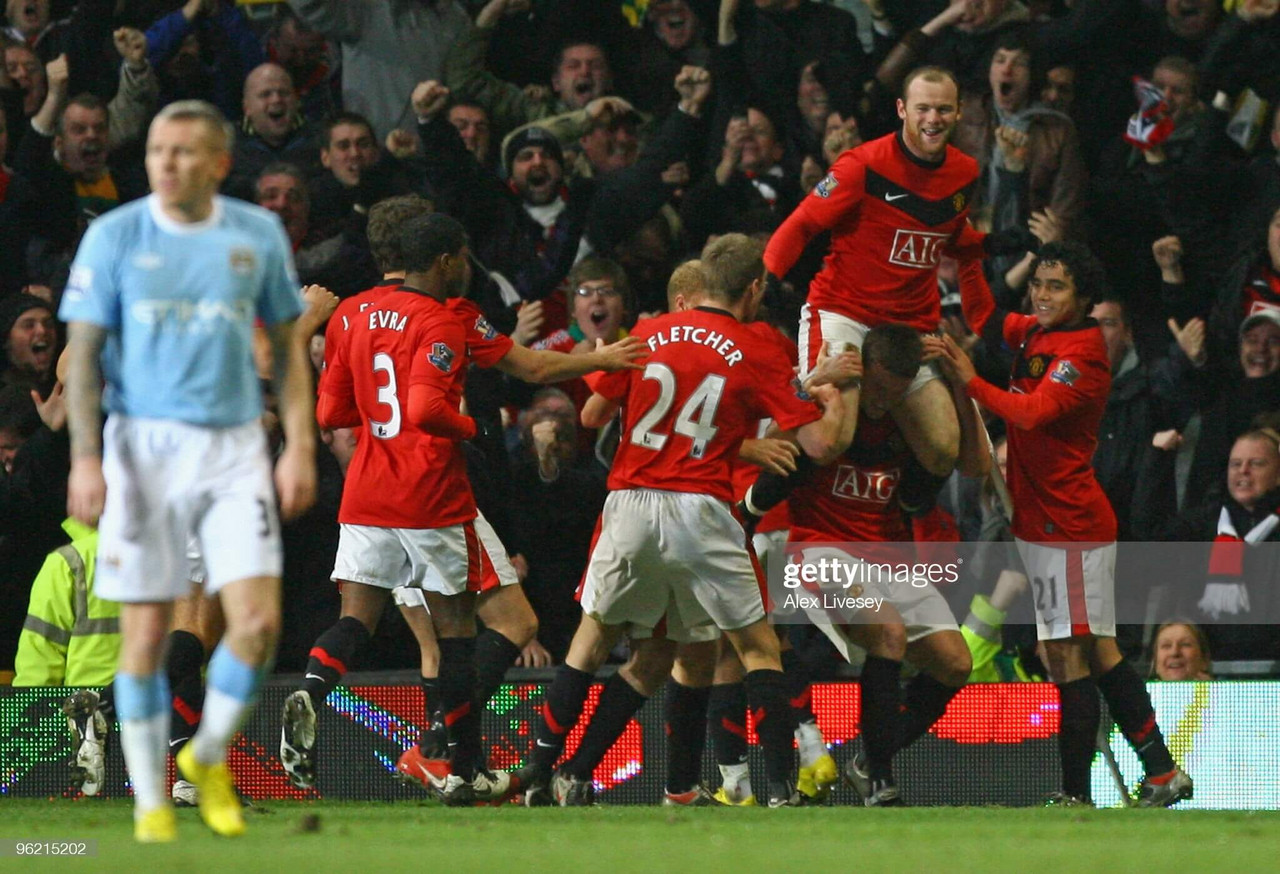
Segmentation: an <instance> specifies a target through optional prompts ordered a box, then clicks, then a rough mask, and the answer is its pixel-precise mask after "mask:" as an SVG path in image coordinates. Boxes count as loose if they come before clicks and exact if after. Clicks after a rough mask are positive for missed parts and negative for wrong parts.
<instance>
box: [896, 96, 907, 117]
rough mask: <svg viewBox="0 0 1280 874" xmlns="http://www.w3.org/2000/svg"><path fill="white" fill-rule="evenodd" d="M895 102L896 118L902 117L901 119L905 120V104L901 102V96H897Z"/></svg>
mask: <svg viewBox="0 0 1280 874" xmlns="http://www.w3.org/2000/svg"><path fill="white" fill-rule="evenodd" d="M896 102H897V105H898V118H900V119H902V120H903V121H906V120H907V104H905V103H903V102H902V98H901V97H899V98H898V99H897V101H896Z"/></svg>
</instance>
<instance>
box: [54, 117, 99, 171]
mask: <svg viewBox="0 0 1280 874" xmlns="http://www.w3.org/2000/svg"><path fill="white" fill-rule="evenodd" d="M53 147H54V148H55V149H56V150H57V151H58V155H59V157H60V158H61V159H62V166H64V167H66V168H67V172H68V173H70V174H71V175H72V176H75V177H76V178H77V179H83V180H86V181H93V180H96V179H98V178H100V177H101V176H102V174H103V173H104V172H106V169H107V110H106V109H105V108H102V107H99V108H97V109H90V108H89V107H87V106H80V105H79V104H76V103H73V104H71V105H70V106H68V107H67V108H66V110H65V111H64V112H63V114H62V133H61V134H59V135H58V136H56V137H54V138H53Z"/></svg>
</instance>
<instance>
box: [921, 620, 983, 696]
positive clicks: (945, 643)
mask: <svg viewBox="0 0 1280 874" xmlns="http://www.w3.org/2000/svg"><path fill="white" fill-rule="evenodd" d="M907 660H908V661H910V662H911V664H913V665H915V666H916V667H917V668H919V669H920V670H922V671H924V672H925V673H926V674H928V675H929V676H931V677H933V678H934V679H935V680H937V681H938V682H939V683H942V684H943V685H944V686H950V687H952V688H959V687H960V686H963V685H964V684H965V683H966V682H967V681H968V679H969V674H970V672H972V671H973V657H972V656H971V655H970V654H969V646H968V644H966V643H965V642H964V635H962V634H961V633H960V632H959V631H950V630H948V631H936V632H933V633H932V634H928V635H926V636H924V637H921V638H919V639H918V640H913V641H911V642H909V643H908V644H907Z"/></svg>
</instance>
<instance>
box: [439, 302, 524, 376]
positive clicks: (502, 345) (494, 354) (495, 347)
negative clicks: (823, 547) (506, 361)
mask: <svg viewBox="0 0 1280 874" xmlns="http://www.w3.org/2000/svg"><path fill="white" fill-rule="evenodd" d="M448 307H449V309H450V310H451V311H452V312H453V314H454V316H456V317H457V318H458V319H459V320H460V321H461V322H462V327H463V329H464V330H465V331H466V332H467V361H468V362H469V363H471V364H474V365H475V366H476V367H483V368H486V369H487V368H490V367H493V366H494V365H495V364H497V363H498V362H499V361H501V360H502V359H503V357H505V356H506V354H507V353H508V352H510V351H511V347H512V346H514V345H515V341H514V340H512V339H511V338H510V337H508V336H507V335H506V334H500V333H498V329H497V328H495V327H494V326H493V325H491V324H489V320H488V319H486V318H485V317H484V313H483V312H482V311H481V310H480V307H478V306H476V305H475V304H474V303H472V302H471V301H469V300H466V299H465V298H461V297H454V298H450V299H449V302H448Z"/></svg>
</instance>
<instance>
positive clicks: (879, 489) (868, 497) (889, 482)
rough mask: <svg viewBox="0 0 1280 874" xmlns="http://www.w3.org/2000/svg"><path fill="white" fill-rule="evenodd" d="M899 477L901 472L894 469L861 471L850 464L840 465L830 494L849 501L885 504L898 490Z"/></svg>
mask: <svg viewBox="0 0 1280 874" xmlns="http://www.w3.org/2000/svg"><path fill="white" fill-rule="evenodd" d="M901 475H902V472H901V471H900V470H899V469H898V468H896V467H893V468H890V469H888V470H861V469H859V468H857V467H854V466H853V465H852V464H842V465H840V466H839V467H838V468H836V478H835V481H834V482H833V483H832V484H831V493H832V494H833V495H835V496H836V497H838V498H846V499H848V500H851V501H870V502H871V503H873V504H887V503H889V502H890V501H891V500H893V495H894V492H896V491H897V490H898V479H899V477H901Z"/></svg>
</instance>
